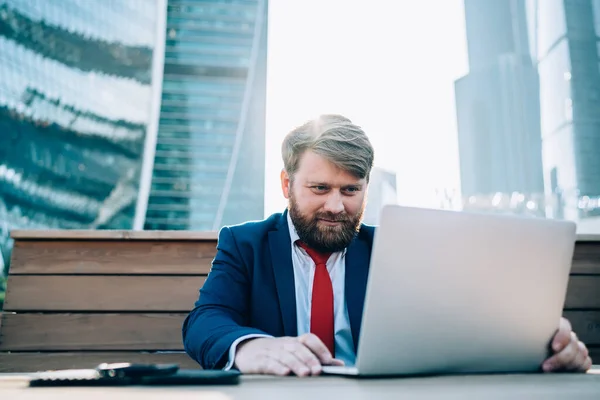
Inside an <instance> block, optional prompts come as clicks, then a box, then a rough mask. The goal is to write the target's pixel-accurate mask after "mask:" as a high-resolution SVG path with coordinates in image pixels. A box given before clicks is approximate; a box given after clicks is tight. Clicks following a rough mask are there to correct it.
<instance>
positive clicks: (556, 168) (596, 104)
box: [527, 0, 600, 220]
mask: <svg viewBox="0 0 600 400" xmlns="http://www.w3.org/2000/svg"><path fill="white" fill-rule="evenodd" d="M527 5H528V7H527V10H528V21H529V29H530V38H531V40H530V42H531V49H532V54H533V58H534V59H535V60H536V62H537V65H538V70H539V76H540V101H541V129H542V139H543V161H544V181H545V187H546V192H547V193H548V194H553V195H555V196H558V197H559V198H560V199H561V202H560V205H559V207H557V208H556V210H555V211H554V216H556V217H559V218H568V219H574V220H582V219H583V220H585V219H587V218H589V217H594V216H595V217H598V216H600V62H599V48H600V47H599V43H600V1H599V0H528V4H527Z"/></svg>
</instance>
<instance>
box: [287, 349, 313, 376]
mask: <svg viewBox="0 0 600 400" xmlns="http://www.w3.org/2000/svg"><path fill="white" fill-rule="evenodd" d="M286 346H287V349H288V351H290V352H291V353H292V354H294V356H295V357H296V358H297V359H298V360H299V361H300V362H301V363H302V364H303V365H305V366H306V367H307V368H308V369H309V372H310V373H312V374H313V375H318V374H320V373H321V362H320V361H319V359H318V358H317V356H316V355H315V354H314V353H313V352H312V351H311V350H310V349H309V348H308V347H306V346H305V345H304V344H302V343H301V342H300V341H298V340H296V341H294V342H291V343H288V344H287V345H286ZM301 376H303V375H301Z"/></svg>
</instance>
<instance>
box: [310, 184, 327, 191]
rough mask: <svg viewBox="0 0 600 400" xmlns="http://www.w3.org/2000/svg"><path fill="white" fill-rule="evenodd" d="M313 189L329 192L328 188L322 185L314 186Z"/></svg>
mask: <svg viewBox="0 0 600 400" xmlns="http://www.w3.org/2000/svg"><path fill="white" fill-rule="evenodd" d="M313 188H314V189H316V190H319V191H323V190H327V186H322V185H317V186H313Z"/></svg>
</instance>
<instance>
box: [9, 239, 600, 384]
mask: <svg viewBox="0 0 600 400" xmlns="http://www.w3.org/2000/svg"><path fill="white" fill-rule="evenodd" d="M12 236H13V238H14V240H15V244H14V249H13V254H12V262H11V270H10V276H9V278H8V285H7V293H6V302H5V307H4V314H3V316H2V325H1V326H0V372H21V371H38V370H46V369H57V368H87V367H92V366H95V365H97V364H99V363H100V362H105V361H107V362H116V361H135V362H175V363H179V364H180V365H182V366H183V367H187V368H196V367H197V364H196V363H195V362H194V361H193V360H191V359H190V358H189V357H187V355H186V354H184V353H183V346H182V343H181V323H182V321H183V319H184V318H185V316H186V314H187V313H188V312H189V310H190V309H191V308H192V307H193V304H194V302H195V301H196V299H197V296H198V289H199V288H200V286H201V285H202V283H203V281H204V279H205V277H206V274H207V273H208V271H209V268H210V263H211V261H212V259H213V257H214V255H215V251H216V238H217V237H216V234H214V233H200V232H176V231H169V232H157V231H143V232H130V231H85V232H77V231H15V232H13V233H12ZM564 315H565V316H566V317H567V318H569V319H570V320H571V322H572V324H573V326H574V329H575V330H576V332H577V333H578V334H579V336H580V337H581V339H582V340H584V341H585V342H586V343H587V344H588V346H589V347H590V350H591V352H592V356H593V358H594V362H595V363H596V364H598V362H599V361H600V236H581V237H579V239H578V241H577V244H576V247H575V254H574V257H573V267H572V271H571V277H570V281H569V288H568V293H567V299H566V303H565V309H564Z"/></svg>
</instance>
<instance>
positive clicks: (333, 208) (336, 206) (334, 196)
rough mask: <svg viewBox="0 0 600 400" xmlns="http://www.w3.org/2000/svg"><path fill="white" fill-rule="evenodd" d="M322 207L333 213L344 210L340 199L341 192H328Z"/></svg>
mask: <svg viewBox="0 0 600 400" xmlns="http://www.w3.org/2000/svg"><path fill="white" fill-rule="evenodd" d="M323 208H324V210H325V211H328V212H330V213H333V214H339V213H341V212H342V211H344V202H343V201H342V195H341V193H339V192H337V191H333V192H332V193H330V194H329V196H328V197H327V201H326V202H325V205H324V207H323Z"/></svg>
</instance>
